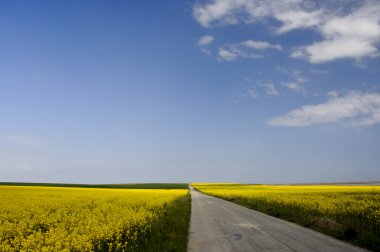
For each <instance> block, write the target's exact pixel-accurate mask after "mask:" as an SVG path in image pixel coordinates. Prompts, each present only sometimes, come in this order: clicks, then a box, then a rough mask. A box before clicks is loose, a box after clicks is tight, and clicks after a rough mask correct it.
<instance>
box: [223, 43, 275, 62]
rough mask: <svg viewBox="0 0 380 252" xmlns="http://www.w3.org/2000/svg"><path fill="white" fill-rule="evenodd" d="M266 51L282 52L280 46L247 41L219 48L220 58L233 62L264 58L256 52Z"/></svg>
mask: <svg viewBox="0 0 380 252" xmlns="http://www.w3.org/2000/svg"><path fill="white" fill-rule="evenodd" d="M266 49H276V50H279V51H281V50H282V47H281V45H279V44H271V43H269V42H266V41H255V40H246V41H243V42H240V43H237V44H231V45H225V46H222V47H220V48H219V52H218V56H219V58H220V59H222V60H226V61H233V60H235V59H237V58H251V59H257V58H263V56H262V55H259V54H256V53H255V52H254V51H257V50H259V51H263V50H266Z"/></svg>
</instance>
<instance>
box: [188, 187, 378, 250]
mask: <svg viewBox="0 0 380 252" xmlns="http://www.w3.org/2000/svg"><path fill="white" fill-rule="evenodd" d="M192 185H193V186H194V187H195V188H196V189H197V190H199V191H201V192H204V193H206V194H210V195H213V196H217V197H220V198H223V199H226V200H229V201H232V202H236V203H238V204H241V205H244V206H246V207H249V208H251V209H255V210H258V211H261V212H264V213H267V214H269V215H272V216H275V217H279V218H283V219H286V220H289V221H292V222H296V223H298V224H301V225H304V226H307V227H310V228H313V229H316V230H318V231H322V232H325V233H327V234H329V235H333V236H335V237H337V238H340V239H344V240H348V241H351V242H353V243H356V244H358V245H361V246H364V247H367V248H370V249H372V250H375V251H380V186H375V185H363V186H353V185H287V186H280V185H277V186H270V185H243V184H201V183H195V184H192Z"/></svg>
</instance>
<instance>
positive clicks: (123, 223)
mask: <svg viewBox="0 0 380 252" xmlns="http://www.w3.org/2000/svg"><path fill="white" fill-rule="evenodd" d="M188 197H189V196H188V191H187V190H181V189H178V190H175V189H172V190H164V189H153V190H152V189H94V188H64V187H38V186H25V187H24V186H0V199H1V200H0V251H2V252H6V251H49V252H50V251H149V250H151V251H155V250H157V249H159V247H160V243H162V242H163V241H164V240H165V239H167V238H168V237H166V235H167V232H169V233H170V230H166V229H169V228H171V227H168V224H170V220H169V217H170V218H172V219H173V220H175V221H176V222H177V223H180V222H181V221H182V222H183V225H185V226H186V225H187V222H188V220H187V219H186V215H187V213H184V215H183V216H179V214H178V213H177V212H178V211H177V210H178V209H177V210H176V208H179V207H183V206H184V205H186V202H189V201H188ZM184 199H185V201H183V200H184ZM181 200H182V201H183V202H180V204H179V203H178V201H181ZM189 204H190V203H189ZM189 204H188V205H189ZM185 211H187V210H186V209H185ZM181 212H183V209H182V210H181ZM170 214H173V215H176V216H169V215H170ZM176 218H181V219H176ZM185 222H186V223H185ZM178 232H180V231H178ZM155 247H156V248H155Z"/></svg>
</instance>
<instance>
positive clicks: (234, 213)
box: [188, 188, 364, 252]
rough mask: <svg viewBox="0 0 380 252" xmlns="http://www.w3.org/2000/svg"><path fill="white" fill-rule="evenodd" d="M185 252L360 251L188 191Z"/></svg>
mask: <svg viewBox="0 0 380 252" xmlns="http://www.w3.org/2000/svg"><path fill="white" fill-rule="evenodd" d="M190 192H191V196H192V206H191V223H190V239H189V245H188V251H189V252H214V251H215V252H224V251H233V252H237V251H302V252H307V251H321V252H322V251H323V252H328V251H344V252H351V251H352V252H353V251H364V250H362V249H360V248H357V247H354V246H352V245H349V244H347V243H344V242H342V241H339V240H336V239H334V238H331V237H329V236H326V235H323V234H321V233H318V232H315V231H313V230H310V229H307V228H304V227H301V226H298V225H296V224H293V223H289V222H286V221H283V220H280V219H276V218H274V217H271V216H268V215H265V214H262V213H259V212H256V211H253V210H250V209H247V208H245V207H242V206H239V205H236V204H233V203H231V202H227V201H224V200H221V199H217V198H215V197H211V196H207V195H204V194H201V193H199V192H197V191H195V190H194V189H193V188H190Z"/></svg>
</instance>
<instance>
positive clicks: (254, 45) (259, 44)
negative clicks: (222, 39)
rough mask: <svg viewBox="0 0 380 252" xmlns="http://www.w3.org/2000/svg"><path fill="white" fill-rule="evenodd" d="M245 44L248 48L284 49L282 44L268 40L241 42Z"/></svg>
mask: <svg viewBox="0 0 380 252" xmlns="http://www.w3.org/2000/svg"><path fill="white" fill-rule="evenodd" d="M240 44H241V45H243V46H246V47H248V48H253V49H258V50H265V49H277V50H279V51H281V50H282V47H281V45H279V44H275V45H273V44H270V43H268V42H266V41H254V40H247V41H244V42H241V43H240Z"/></svg>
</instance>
